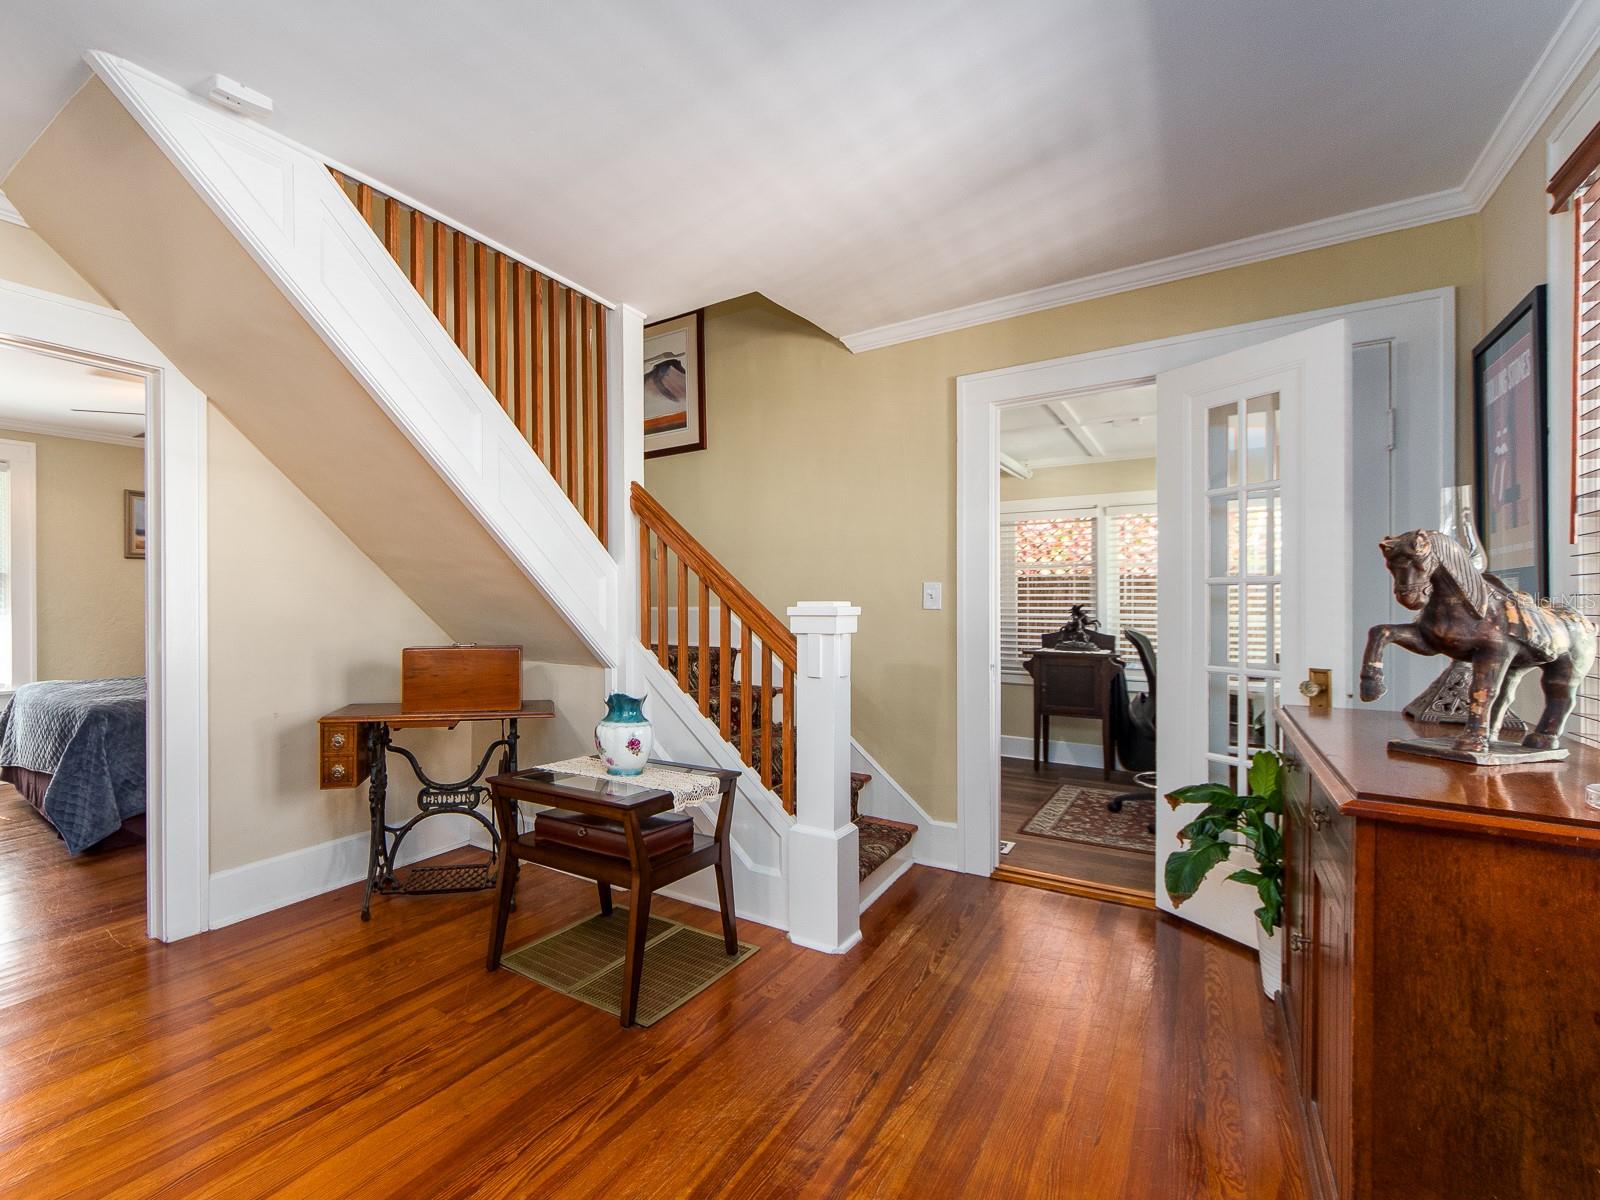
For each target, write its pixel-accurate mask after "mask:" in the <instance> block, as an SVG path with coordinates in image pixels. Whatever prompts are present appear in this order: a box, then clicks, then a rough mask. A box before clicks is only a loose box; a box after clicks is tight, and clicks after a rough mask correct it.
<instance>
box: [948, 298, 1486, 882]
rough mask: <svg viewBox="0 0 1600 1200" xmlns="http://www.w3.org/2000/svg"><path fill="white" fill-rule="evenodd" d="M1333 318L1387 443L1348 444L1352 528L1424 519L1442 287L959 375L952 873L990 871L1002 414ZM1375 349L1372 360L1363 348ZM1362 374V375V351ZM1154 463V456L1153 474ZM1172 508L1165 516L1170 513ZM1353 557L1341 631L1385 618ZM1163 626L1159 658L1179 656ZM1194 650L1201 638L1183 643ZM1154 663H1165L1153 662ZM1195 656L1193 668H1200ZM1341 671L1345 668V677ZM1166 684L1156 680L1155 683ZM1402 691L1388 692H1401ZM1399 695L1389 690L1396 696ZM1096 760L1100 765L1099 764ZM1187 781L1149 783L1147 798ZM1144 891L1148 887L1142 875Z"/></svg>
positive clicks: (1442, 425)
mask: <svg viewBox="0 0 1600 1200" xmlns="http://www.w3.org/2000/svg"><path fill="white" fill-rule="evenodd" d="M1340 319H1343V320H1345V321H1346V322H1347V324H1348V326H1349V330H1348V332H1349V337H1350V340H1351V342H1352V343H1353V344H1354V346H1355V348H1356V350H1355V353H1356V356H1357V357H1356V364H1357V365H1356V368H1355V369H1354V372H1353V373H1354V377H1355V378H1356V379H1357V381H1358V385H1360V383H1361V381H1363V380H1365V382H1366V386H1367V387H1368V389H1369V390H1368V392H1367V394H1366V395H1364V396H1363V395H1362V394H1361V393H1360V391H1359V390H1358V394H1357V397H1356V407H1357V409H1358V410H1361V409H1362V408H1363V406H1366V407H1367V409H1369V410H1374V411H1378V415H1377V417H1376V418H1374V420H1375V422H1376V423H1378V424H1379V425H1380V427H1381V428H1383V429H1385V430H1392V431H1393V432H1392V434H1390V435H1389V436H1388V437H1386V438H1381V439H1375V438H1370V437H1369V438H1367V439H1366V442H1367V445H1366V448H1365V450H1364V449H1363V444H1362V439H1361V438H1360V437H1359V436H1358V437H1357V438H1355V439H1353V453H1354V457H1353V463H1354V466H1353V471H1354V473H1355V479H1354V481H1353V482H1354V484H1355V485H1356V486H1354V487H1353V489H1352V490H1353V493H1354V495H1355V497H1356V499H1355V511H1354V513H1353V515H1352V514H1348V513H1347V514H1343V515H1342V516H1341V518H1340V519H1341V520H1343V521H1345V522H1346V523H1347V525H1349V526H1352V527H1354V528H1356V529H1366V528H1375V527H1377V526H1387V527H1388V528H1389V529H1390V530H1393V529H1397V528H1398V529H1404V528H1411V527H1415V526H1418V525H1423V526H1431V525H1433V524H1434V523H1435V522H1437V520H1438V515H1439V497H1440V490H1441V489H1442V488H1443V487H1444V486H1445V485H1446V484H1448V483H1450V482H1452V481H1453V477H1454V413H1455V399H1454V353H1455V336H1454V331H1455V312H1454V293H1453V290H1451V289H1440V290H1437V291H1432V292H1424V293H1416V294H1413V295H1408V296H1400V297H1394V298H1390V299H1385V300H1377V301H1370V302H1365V303H1362V304H1356V305H1348V306H1342V307H1340V308H1336V309H1326V310H1319V311H1316V312H1309V313H1302V314H1298V315H1294V316H1289V317H1282V318H1274V319H1272V320H1267V321H1261V322H1255V323H1252V324H1249V325H1242V326H1233V327H1228V328H1224V329H1217V330H1210V331H1207V332H1203V333H1198V334H1192V335H1184V336H1181V337H1176V338H1169V339H1164V340H1161V341H1156V342H1148V343H1142V344H1138V345H1132V346H1127V347H1121V348H1117V349H1113V350H1106V351H1097V352H1094V353H1090V354H1084V355H1076V356H1072V357H1069V358H1063V359H1054V360H1050V361H1047V362H1040V363H1030V364H1025V365H1022V366H1018V367H1012V368H1005V369H1002V370H998V371H991V372H985V373H983V374H980V375H972V376H963V377H961V378H960V379H958V380H957V389H956V390H957V538H956V554H957V580H956V589H957V591H956V594H957V608H958V615H957V625H958V628H957V690H958V700H957V742H958V745H957V764H958V778H957V810H958V834H959V847H960V858H959V861H960V867H961V869H962V870H964V871H967V872H970V873H975V874H984V875H988V874H991V873H993V872H994V871H995V869H996V868H997V867H998V866H999V865H1000V863H1001V861H1002V858H1001V854H1000V848H1001V837H1000V822H1001V809H1002V805H1001V790H1000V776H1001V760H1002V758H1003V754H1002V741H1001V738H1002V694H1001V687H1002V685H1003V669H1002V647H1001V633H1000V630H1001V611H1000V609H1001V599H1000V589H999V587H998V586H997V583H996V578H995V575H996V570H997V564H998V563H999V562H1000V561H1001V557H1000V556H1001V544H1000V543H1001V532H1000V517H1001V495H1000V492H1001V488H1000V480H999V474H998V471H997V470H996V466H995V464H996V463H997V461H998V456H999V453H1000V441H1001V419H1002V416H1003V415H1004V414H1005V413H1006V412H1007V411H1009V410H1010V409H1013V408H1021V407H1026V406H1028V405H1037V404H1039V403H1040V402H1042V401H1050V400H1054V399H1058V398H1070V397H1073V396H1080V397H1081V396H1086V395H1090V394H1094V393H1096V392H1101V393H1104V392H1111V391H1114V390H1117V389H1120V388H1128V387H1134V386H1138V385H1140V384H1141V383H1142V382H1144V381H1147V380H1149V379H1152V378H1154V377H1156V376H1158V375H1161V374H1163V373H1166V372H1169V371H1174V370H1176V369H1178V368H1182V367H1186V366H1190V365H1192V364H1195V363H1199V362H1202V361H1204V360H1207V359H1211V358H1215V357H1217V356H1218V355H1222V354H1227V353H1229V352H1230V351H1235V350H1239V349H1241V348H1244V347H1248V346H1252V345H1257V344H1261V343H1264V342H1267V341H1270V340H1272V339H1274V338H1279V337H1282V336H1285V335H1287V334H1291V333H1295V332H1297V331H1300V330H1306V329H1310V328H1312V327H1314V326H1317V325H1322V324H1326V323H1327V322H1329V321H1336V320H1340ZM1374 347H1380V348H1382V357H1381V362H1382V367H1381V369H1375V368H1374V364H1375V363H1377V362H1378V359H1377V357H1376V356H1374V355H1373V354H1372V348H1374ZM1364 352H1365V353H1366V354H1367V361H1366V368H1367V369H1365V370H1362V369H1360V364H1361V363H1362V355H1363V353H1364ZM1161 470H1162V465H1161V464H1160V463H1159V462H1158V465H1157V471H1158V476H1159V474H1160V472H1161ZM1169 516H1170V514H1169ZM1361 561H1362V558H1361V554H1360V553H1359V552H1357V553H1355V554H1354V561H1353V562H1349V561H1347V562H1345V563H1343V564H1342V565H1343V567H1344V568H1345V569H1346V570H1347V572H1348V573H1349V574H1350V575H1351V576H1352V577H1356V576H1359V577H1358V578H1355V582H1354V584H1353V589H1354V590H1353V596H1352V600H1351V607H1352V608H1353V616H1349V615H1348V614H1347V619H1349V621H1350V624H1351V627H1352V629H1356V628H1361V629H1364V628H1365V627H1366V626H1367V625H1368V624H1372V623H1375V622H1377V621H1381V620H1386V619H1388V613H1389V606H1390V604H1391V603H1392V601H1391V600H1390V598H1389V597H1388V596H1387V595H1386V594H1385V593H1384V591H1383V590H1382V588H1381V581H1377V582H1376V586H1375V587H1370V586H1368V585H1367V584H1366V583H1364V582H1363V580H1364V579H1368V580H1376V576H1375V575H1374V574H1373V573H1371V572H1359V571H1358V568H1357V564H1359V563H1360V562H1361ZM1171 636H1172V635H1171V633H1170V631H1169V632H1168V640H1167V654H1166V658H1167V659H1170V658H1171V656H1172V655H1173V654H1175V653H1177V651H1176V650H1175V649H1174V648H1173V646H1174V644H1173V642H1172V641H1171ZM1190 649H1191V650H1194V651H1198V650H1199V649H1200V647H1199V646H1191V647H1190ZM1164 661H1165V660H1164ZM1203 666H1204V664H1200V667H1201V668H1203ZM1348 673H1349V672H1348V671H1347V674H1348ZM1163 683H1165V679H1163ZM1399 690H1400V689H1398V688H1397V689H1395V691H1396V692H1398V691H1399ZM1407 698H1408V697H1406V696H1398V697H1397V699H1396V701H1395V702H1396V703H1404V702H1405V700H1406V699H1407ZM1096 765H1097V766H1098V765H1099V764H1098V763H1097V764H1096ZM1185 782H1193V781H1192V780H1188V779H1174V780H1171V781H1170V782H1167V781H1164V780H1162V779H1160V778H1158V780H1157V791H1158V793H1159V792H1161V791H1162V790H1163V786H1165V789H1166V790H1170V788H1171V787H1175V786H1178V785H1180V784H1182V783H1185ZM1151 874H1152V878H1151V891H1152V892H1156V891H1157V890H1158V889H1157V888H1156V887H1155V883H1156V881H1155V879H1154V878H1153V876H1154V870H1153V869H1152V872H1151Z"/></svg>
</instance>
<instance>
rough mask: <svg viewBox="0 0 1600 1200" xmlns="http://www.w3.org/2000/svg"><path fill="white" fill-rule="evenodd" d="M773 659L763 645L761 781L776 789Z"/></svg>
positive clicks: (770, 649)
mask: <svg viewBox="0 0 1600 1200" xmlns="http://www.w3.org/2000/svg"><path fill="white" fill-rule="evenodd" d="M772 661H773V654H772V648H771V647H770V646H762V647H761V782H762V783H763V784H764V785H765V786H767V787H769V788H773V789H776V787H777V783H778V781H777V780H776V779H774V778H773V777H772Z"/></svg>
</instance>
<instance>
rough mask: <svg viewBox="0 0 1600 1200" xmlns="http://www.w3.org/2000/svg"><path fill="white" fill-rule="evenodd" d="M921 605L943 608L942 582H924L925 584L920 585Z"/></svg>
mask: <svg viewBox="0 0 1600 1200" xmlns="http://www.w3.org/2000/svg"><path fill="white" fill-rule="evenodd" d="M922 607H923V608H943V607H944V584H942V583H925V584H923V585H922Z"/></svg>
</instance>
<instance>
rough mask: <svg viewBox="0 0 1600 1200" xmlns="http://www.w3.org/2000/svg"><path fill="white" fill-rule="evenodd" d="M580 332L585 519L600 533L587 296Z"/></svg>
mask: <svg viewBox="0 0 1600 1200" xmlns="http://www.w3.org/2000/svg"><path fill="white" fill-rule="evenodd" d="M578 311H579V318H578V319H579V329H580V334H581V336H582V339H583V343H582V346H581V347H580V348H579V351H578V360H579V362H581V363H582V364H583V370H582V371H581V372H580V377H579V391H580V394H581V396H582V399H583V519H584V521H586V522H587V523H588V525H589V528H590V529H593V530H594V531H595V532H596V533H599V532H600V530H599V528H598V527H597V526H596V524H595V520H596V516H597V514H598V512H599V509H598V507H597V506H596V505H595V495H594V493H595V486H594V478H595V476H594V467H595V459H594V369H593V368H592V367H591V366H590V365H589V355H590V354H591V353H592V352H593V351H594V301H593V300H591V299H589V297H587V296H585V297H583V299H582V302H581V304H580V306H579V310H578Z"/></svg>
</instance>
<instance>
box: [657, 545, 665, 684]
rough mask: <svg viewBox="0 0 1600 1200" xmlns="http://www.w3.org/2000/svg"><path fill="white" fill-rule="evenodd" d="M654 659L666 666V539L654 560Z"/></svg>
mask: <svg viewBox="0 0 1600 1200" xmlns="http://www.w3.org/2000/svg"><path fill="white" fill-rule="evenodd" d="M656 641H657V645H656V657H657V658H658V659H660V660H661V665H662V666H663V667H665V666H666V665H667V539H666V538H662V539H661V557H660V558H658V559H657V560H656Z"/></svg>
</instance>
